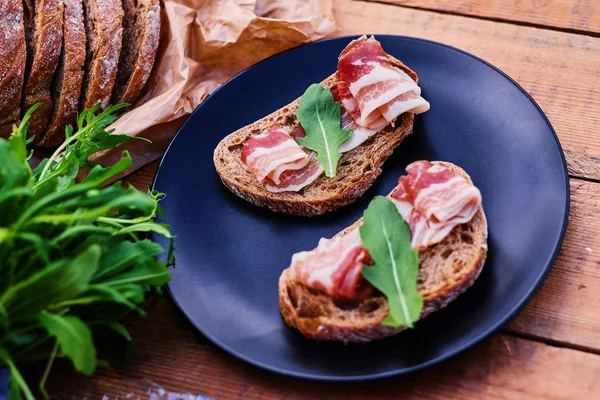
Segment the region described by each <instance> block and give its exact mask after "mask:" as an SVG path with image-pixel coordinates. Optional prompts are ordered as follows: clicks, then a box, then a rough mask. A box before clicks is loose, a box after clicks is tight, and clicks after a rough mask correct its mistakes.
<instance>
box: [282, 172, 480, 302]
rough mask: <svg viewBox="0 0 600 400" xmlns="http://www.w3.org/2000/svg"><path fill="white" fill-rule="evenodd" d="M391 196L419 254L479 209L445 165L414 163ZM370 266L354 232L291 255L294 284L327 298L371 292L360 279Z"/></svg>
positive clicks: (474, 194) (472, 193)
mask: <svg viewBox="0 0 600 400" xmlns="http://www.w3.org/2000/svg"><path fill="white" fill-rule="evenodd" d="M406 172H407V175H405V176H402V177H400V179H399V184H398V186H396V188H395V189H394V190H393V191H392V193H391V196H390V197H391V200H392V201H393V202H394V204H395V205H396V207H397V208H398V211H399V213H400V215H402V217H403V218H404V220H405V221H407V222H408V224H409V226H410V230H411V237H412V241H411V247H413V248H415V249H418V250H424V249H426V248H427V247H429V246H432V245H434V244H436V243H439V242H440V241H441V240H443V239H444V238H445V237H446V236H447V235H448V234H449V233H450V231H452V229H453V228H454V227H456V226H457V225H459V224H463V223H467V222H469V221H470V220H471V219H472V218H473V217H474V215H475V213H476V212H477V210H478V209H479V207H480V205H481V194H480V192H479V190H478V189H477V188H476V187H475V186H473V184H471V183H469V182H468V181H467V180H466V179H464V178H462V177H460V176H457V175H456V174H455V173H454V172H452V171H451V170H450V169H448V168H447V167H445V166H443V165H440V164H432V163H430V162H429V161H416V162H414V163H412V164H410V165H409V166H408V167H406ZM364 264H367V265H369V264H371V260H370V257H369V253H368V251H367V249H366V248H365V247H364V246H363V245H362V241H361V239H360V232H359V229H358V228H355V229H353V230H352V231H350V232H348V233H347V234H346V235H344V236H336V237H333V238H332V239H324V238H322V239H321V240H320V241H319V245H318V246H317V248H316V249H314V250H312V251H303V252H300V253H296V254H294V255H293V256H292V262H291V266H290V272H291V275H292V278H293V279H295V280H296V281H298V282H300V283H302V284H304V285H306V286H308V287H311V288H313V289H316V290H319V291H322V292H324V293H327V294H329V295H331V296H334V297H338V298H345V299H352V300H358V299H360V298H363V296H365V295H366V294H368V293H370V292H369V290H373V288H372V287H371V286H370V285H369V284H368V282H366V281H365V280H364V278H362V268H363V265H364Z"/></svg>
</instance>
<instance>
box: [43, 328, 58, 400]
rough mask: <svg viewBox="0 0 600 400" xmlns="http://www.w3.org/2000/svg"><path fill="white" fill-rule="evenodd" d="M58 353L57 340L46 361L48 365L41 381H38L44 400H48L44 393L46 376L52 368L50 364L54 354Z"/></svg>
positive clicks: (46, 394) (52, 361)
mask: <svg viewBox="0 0 600 400" xmlns="http://www.w3.org/2000/svg"><path fill="white" fill-rule="evenodd" d="M57 352H58V340H56V343H55V344H54V349H52V354H51V355H50V358H49V359H48V364H46V369H45V370H44V375H42V379H41V380H40V392H42V395H43V396H44V399H49V398H50V397H49V396H48V393H47V392H46V389H45V387H46V380H47V379H48V375H50V369H51V368H52V364H54V359H55V358H56V353H57Z"/></svg>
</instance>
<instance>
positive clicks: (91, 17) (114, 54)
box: [80, 0, 123, 110]
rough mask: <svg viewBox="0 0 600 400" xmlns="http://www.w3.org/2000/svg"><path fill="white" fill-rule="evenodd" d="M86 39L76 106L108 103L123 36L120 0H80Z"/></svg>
mask: <svg viewBox="0 0 600 400" xmlns="http://www.w3.org/2000/svg"><path fill="white" fill-rule="evenodd" d="M84 7H85V28H86V37H87V42H88V47H87V57H86V61H85V77H84V83H83V95H82V98H81V104H80V109H81V110H84V109H86V108H91V107H93V106H95V105H96V104H98V103H101V104H102V106H101V108H102V109H104V108H106V106H108V103H109V101H110V96H111V93H112V89H113V86H114V83H115V77H116V76H117V66H118V62H119V55H120V54H121V44H122V39H123V26H122V22H123V7H122V6H121V0H84Z"/></svg>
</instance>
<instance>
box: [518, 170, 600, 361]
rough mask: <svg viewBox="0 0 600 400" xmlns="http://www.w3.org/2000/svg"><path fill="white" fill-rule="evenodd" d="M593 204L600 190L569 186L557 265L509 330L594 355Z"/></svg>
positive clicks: (596, 208) (598, 285) (597, 222)
mask: <svg viewBox="0 0 600 400" xmlns="http://www.w3.org/2000/svg"><path fill="white" fill-rule="evenodd" d="M599 199H600V184H598V183H592V182H585V181H580V180H571V214H570V220H569V227H568V229H567V233H566V235H565V240H564V242H563V246H562V249H561V252H560V254H559V256H558V261H557V262H556V265H555V266H554V268H553V269H552V272H551V273H550V275H549V276H548V278H547V279H546V281H545V282H544V284H543V285H542V288H541V289H540V291H539V292H538V293H537V295H536V296H534V298H533V299H532V301H531V302H530V303H529V304H528V305H527V307H525V309H524V310H523V311H522V312H521V313H520V314H519V315H518V316H517V317H516V318H515V319H514V320H513V321H512V322H511V323H510V324H509V325H508V328H509V330H511V331H514V332H519V333H521V334H525V335H528V336H529V335H530V336H534V337H539V338H543V339H549V340H552V341H557V342H560V343H563V344H566V345H569V346H576V347H581V348H585V349H590V350H594V351H597V352H598V351H600V318H599V315H600V312H599V311H598V304H599V303H600V235H598V232H600V201H599Z"/></svg>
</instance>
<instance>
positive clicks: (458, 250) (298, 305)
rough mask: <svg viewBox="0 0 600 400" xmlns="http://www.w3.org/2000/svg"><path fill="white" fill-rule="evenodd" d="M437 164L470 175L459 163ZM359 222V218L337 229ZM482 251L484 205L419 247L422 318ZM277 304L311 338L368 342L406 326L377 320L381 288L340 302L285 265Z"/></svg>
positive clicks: (464, 278)
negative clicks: (433, 241)
mask: <svg viewBox="0 0 600 400" xmlns="http://www.w3.org/2000/svg"><path fill="white" fill-rule="evenodd" d="M440 164H442V165H445V166H447V167H448V168H450V169H451V170H453V171H454V172H455V173H457V174H458V175H460V176H463V177H465V178H466V179H467V180H468V181H469V182H470V181H471V179H470V177H469V176H468V175H467V173H466V172H465V171H463V170H462V169H461V168H459V167H457V166H455V165H453V164H450V163H445V162H440ZM361 222H362V219H361V220H359V221H357V222H356V223H354V224H353V225H352V226H350V227H348V228H346V229H345V230H343V231H342V232H340V233H339V234H338V235H343V234H345V233H347V232H349V231H350V230H352V229H353V228H355V227H356V226H358V225H360V223H361ZM486 255H487V223H486V219H485V215H484V212H483V208H480V209H479V210H478V211H477V213H476V214H475V216H474V217H473V219H472V220H471V221H470V222H469V223H468V224H463V225H459V226H457V227H456V228H454V230H452V232H450V234H449V235H448V236H447V237H446V238H445V239H444V240H443V241H442V242H440V243H438V244H436V245H433V246H431V247H429V248H428V249H427V250H425V251H422V252H420V254H419V263H420V265H419V276H418V281H417V290H418V291H419V292H420V293H421V295H422V296H423V300H424V306H423V311H422V313H421V318H425V317H426V316H427V315H429V314H431V313H432V312H434V311H437V310H439V309H441V308H443V307H445V306H446V305H448V304H449V303H450V302H451V301H453V300H454V299H456V298H457V297H458V296H459V295H460V294H462V293H463V292H464V291H465V290H467V289H468V288H469V287H470V286H471V285H472V284H473V283H474V282H475V280H476V279H477V277H478V276H479V273H480V272H481V270H482V268H483V264H484V261H485V258H486ZM279 306H280V309H281V314H282V316H283V318H284V320H285V322H286V324H287V325H289V326H290V327H293V328H296V329H298V330H299V331H300V332H302V333H303V334H304V335H305V336H307V337H309V338H311V339H317V340H336V341H342V342H368V341H371V340H376V339H381V338H384V337H387V336H391V335H394V334H396V333H398V332H400V331H402V330H403V329H404V328H392V327H388V326H383V325H382V324H381V322H382V321H383V319H384V318H385V317H386V316H387V314H388V305H387V299H386V298H385V296H383V295H382V294H380V293H378V294H375V295H373V296H371V297H369V298H367V299H365V300H363V301H359V302H354V303H341V302H338V301H336V300H335V299H334V298H333V297H331V296H329V295H327V294H325V293H321V292H318V291H316V290H313V289H310V288H308V287H307V286H304V285H302V284H300V283H298V282H296V281H294V280H292V279H291V278H290V274H289V270H287V269H286V270H284V271H283V273H282V274H281V277H280V278H279Z"/></svg>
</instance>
